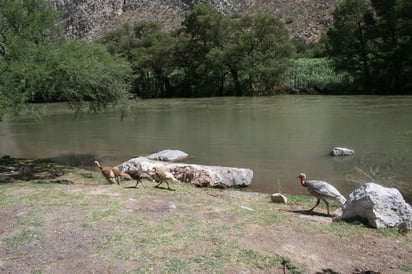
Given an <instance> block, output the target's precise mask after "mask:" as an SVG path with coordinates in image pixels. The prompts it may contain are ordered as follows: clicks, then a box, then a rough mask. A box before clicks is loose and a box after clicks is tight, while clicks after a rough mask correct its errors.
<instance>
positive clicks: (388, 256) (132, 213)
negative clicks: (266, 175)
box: [0, 161, 412, 273]
mask: <svg viewBox="0 0 412 274" xmlns="http://www.w3.org/2000/svg"><path fill="white" fill-rule="evenodd" d="M19 164H20V165H21V167H23V166H26V167H25V169H26V170H34V171H35V170H38V171H40V172H38V173H37V172H34V173H35V174H37V175H36V176H35V177H33V178H34V179H28V180H18V178H17V177H15V179H14V183H1V184H0V240H1V241H0V247H1V248H0V270H1V272H4V273H30V272H31V273H78V272H82V273H92V272H94V273H125V272H128V273H130V272H131V273H135V272H136V273H142V272H150V273H177V272H180V273H195V272H197V273H239V272H248V273H378V272H379V273H407V272H410V271H412V256H411V254H412V244H411V243H412V235H411V233H409V234H407V235H406V236H402V235H400V234H399V233H398V232H397V231H396V230H394V229H383V230H375V229H370V228H367V227H364V226H362V225H354V224H351V223H345V222H338V223H332V222H331V219H330V218H329V217H327V216H325V213H326V208H325V207H324V205H322V206H320V207H319V208H318V209H317V210H316V212H315V213H314V214H311V215H308V214H306V213H305V212H304V211H303V209H307V208H309V207H310V206H312V205H313V203H314V202H315V201H314V199H313V198H312V197H309V196H299V195H288V194H286V195H287V196H288V198H289V203H288V204H274V203H272V202H271V201H270V196H269V194H263V193H247V192H242V191H239V190H234V189H225V190H222V189H211V188H197V187H194V186H191V185H188V184H183V183H182V184H179V185H175V184H173V185H172V188H173V190H167V189H162V188H153V184H152V183H151V182H146V184H145V185H146V188H143V187H140V188H138V189H135V188H134V185H135V183H134V182H133V181H124V182H122V183H121V185H108V184H107V183H106V181H105V179H104V178H103V177H102V176H101V174H100V172H99V171H98V170H97V169H94V168H93V169H79V168H72V167H68V166H60V165H56V164H53V163H45V162H43V163H36V162H34V163H33V161H27V162H25V163H22V162H19ZM13 165H16V162H15V163H14V164H13ZM2 166H3V167H4V166H5V165H4V164H3V165H2ZM40 167H43V169H41V168H40ZM56 175H61V176H59V177H56ZM2 182H3V181H2ZM333 206H334V207H335V208H336V207H337V204H333ZM368 271H369V272H368Z"/></svg>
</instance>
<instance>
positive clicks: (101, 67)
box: [0, 0, 130, 117]
mask: <svg viewBox="0 0 412 274" xmlns="http://www.w3.org/2000/svg"><path fill="white" fill-rule="evenodd" d="M0 22H1V27H0V96H1V97H2V98H4V100H3V99H2V100H1V101H2V102H1V103H0V117H1V116H3V115H4V113H5V112H6V111H10V110H12V112H13V113H14V114H15V115H16V116H19V115H22V114H27V115H28V116H33V115H34V112H32V111H29V112H27V111H26V110H27V109H29V108H30V103H34V102H49V101H67V102H69V105H70V106H71V107H72V108H74V109H75V110H76V111H80V110H81V109H83V106H84V105H85V104H86V103H87V104H88V105H89V108H90V110H93V111H97V110H100V109H102V108H104V107H106V106H108V105H109V104H116V103H117V102H119V101H120V100H121V99H122V98H124V97H125V95H127V91H128V90H127V81H128V80H129V79H128V78H129V74H130V69H129V67H128V66H127V64H126V63H125V61H124V60H122V59H120V58H118V57H116V56H112V55H110V54H109V53H108V52H107V51H106V49H105V48H104V47H102V46H100V45H96V44H94V43H91V42H83V41H74V40H65V39H64V38H63V34H62V32H61V31H60V29H59V27H58V24H57V13H56V11H55V10H54V9H53V8H51V7H50V6H49V5H48V4H47V2H46V1H41V0H24V1H17V0H16V1H2V2H1V3H0Z"/></svg>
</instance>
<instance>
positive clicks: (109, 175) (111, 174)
mask: <svg viewBox="0 0 412 274" xmlns="http://www.w3.org/2000/svg"><path fill="white" fill-rule="evenodd" d="M94 162H95V164H96V165H97V166H98V167H99V168H100V171H101V172H102V174H103V176H104V177H105V178H106V180H107V181H108V182H109V183H113V184H114V183H117V184H118V185H119V184H120V183H119V181H120V180H121V178H123V179H126V180H130V179H131V177H130V175H129V174H126V173H124V172H122V171H120V170H118V169H116V168H114V167H110V166H102V165H100V163H99V162H98V161H94Z"/></svg>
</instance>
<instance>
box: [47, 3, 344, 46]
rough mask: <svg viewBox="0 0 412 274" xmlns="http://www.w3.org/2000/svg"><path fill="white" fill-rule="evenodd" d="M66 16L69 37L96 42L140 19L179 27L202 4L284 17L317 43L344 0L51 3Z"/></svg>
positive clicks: (230, 12)
mask: <svg viewBox="0 0 412 274" xmlns="http://www.w3.org/2000/svg"><path fill="white" fill-rule="evenodd" d="M49 1H50V2H51V3H52V5H53V6H54V7H55V8H56V9H57V10H59V11H60V12H61V13H62V19H63V20H64V23H65V31H66V35H67V36H68V37H77V38H86V39H95V38H97V37H99V36H101V35H102V34H104V33H105V32H107V31H109V30H112V29H114V28H115V27H116V26H118V25H121V24H124V23H130V22H134V21H139V20H151V21H157V22H160V23H161V24H162V25H163V26H164V28H165V29H166V30H168V29H172V28H175V27H176V26H179V25H180V23H181V22H182V20H183V14H184V13H185V12H186V11H189V10H190V9H191V8H192V7H193V6H194V5H196V4H198V3H201V2H208V3H210V4H212V5H213V6H214V7H215V8H216V9H217V10H218V11H219V12H221V13H222V14H225V15H229V16H233V15H239V14H262V13H265V14H271V15H278V16H281V18H282V20H283V21H284V22H285V24H286V25H287V27H288V29H289V31H290V33H291V36H292V37H302V38H304V39H306V40H310V41H316V40H318V39H319V38H320V36H321V34H322V33H323V32H324V31H325V29H326V28H327V27H328V26H329V25H330V23H331V20H332V12H333V10H334V9H335V7H336V5H337V4H338V3H339V2H341V1H342V0H169V1H166V0H49Z"/></svg>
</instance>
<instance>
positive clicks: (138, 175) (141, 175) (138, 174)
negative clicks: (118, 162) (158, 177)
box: [125, 164, 153, 188]
mask: <svg viewBox="0 0 412 274" xmlns="http://www.w3.org/2000/svg"><path fill="white" fill-rule="evenodd" d="M126 167H127V169H126V170H125V173H127V174H129V175H130V177H132V178H133V179H135V180H136V185H135V188H137V185H138V184H139V183H141V184H142V186H143V188H145V186H144V184H143V182H142V179H147V180H150V181H153V178H152V176H150V175H149V174H148V173H147V172H146V171H144V170H143V169H142V167H141V166H139V167H137V169H131V165H130V164H127V165H126Z"/></svg>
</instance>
